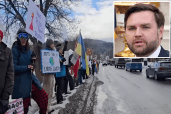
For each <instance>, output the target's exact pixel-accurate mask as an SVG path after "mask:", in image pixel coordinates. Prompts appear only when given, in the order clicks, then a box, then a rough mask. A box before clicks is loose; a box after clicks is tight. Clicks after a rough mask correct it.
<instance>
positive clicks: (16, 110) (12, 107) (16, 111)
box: [5, 98, 24, 114]
mask: <svg viewBox="0 0 171 114" xmlns="http://www.w3.org/2000/svg"><path fill="white" fill-rule="evenodd" d="M5 114H24V107H23V99H22V98H20V99H15V100H13V101H11V102H9V109H8V111H7V112H6V113H5Z"/></svg>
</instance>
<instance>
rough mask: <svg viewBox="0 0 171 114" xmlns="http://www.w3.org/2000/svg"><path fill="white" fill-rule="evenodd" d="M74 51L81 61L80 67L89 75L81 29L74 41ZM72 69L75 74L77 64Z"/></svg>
mask: <svg viewBox="0 0 171 114" xmlns="http://www.w3.org/2000/svg"><path fill="white" fill-rule="evenodd" d="M75 52H76V53H77V54H78V55H79V56H80V59H81V63H82V68H83V69H84V70H86V73H87V75H89V67H88V61H87V55H86V51H85V46H84V40H83V38H82V35H81V30H80V32H79V36H78V40H77V42H76V48H75ZM77 61H78V60H77ZM77 64H79V63H77ZM74 71H75V74H77V72H78V66H77V67H75V70H74Z"/></svg>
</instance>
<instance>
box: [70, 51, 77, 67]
mask: <svg viewBox="0 0 171 114" xmlns="http://www.w3.org/2000/svg"><path fill="white" fill-rule="evenodd" d="M78 57H79V55H78V54H77V53H76V52H73V56H72V58H71V62H72V63H73V64H74V65H75V64H76V62H77V60H78Z"/></svg>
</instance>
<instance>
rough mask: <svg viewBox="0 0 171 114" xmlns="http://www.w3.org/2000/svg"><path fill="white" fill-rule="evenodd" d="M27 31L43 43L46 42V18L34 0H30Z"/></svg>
mask: <svg viewBox="0 0 171 114" xmlns="http://www.w3.org/2000/svg"><path fill="white" fill-rule="evenodd" d="M26 31H27V32H28V33H30V34H31V35H32V36H34V37H35V38H37V40H39V41H41V42H42V43H44V42H45V36H44V34H45V16H44V14H43V13H42V12H41V11H40V9H39V8H38V7H37V6H36V5H35V4H34V2H33V1H32V0H29V7H28V13H27V23H26Z"/></svg>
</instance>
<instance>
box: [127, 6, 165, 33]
mask: <svg viewBox="0 0 171 114" xmlns="http://www.w3.org/2000/svg"><path fill="white" fill-rule="evenodd" d="M141 11H152V12H153V13H154V17H155V21H156V23H157V27H158V28H160V27H161V26H164V23H165V18H164V15H163V13H162V12H161V11H160V10H159V9H158V8H156V7H155V6H153V5H151V4H142V3H139V4H135V5H134V6H131V7H129V8H128V10H127V12H126V13H125V18H124V27H125V30H126V25H127V20H128V17H129V16H130V15H131V14H132V13H135V12H141Z"/></svg>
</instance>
